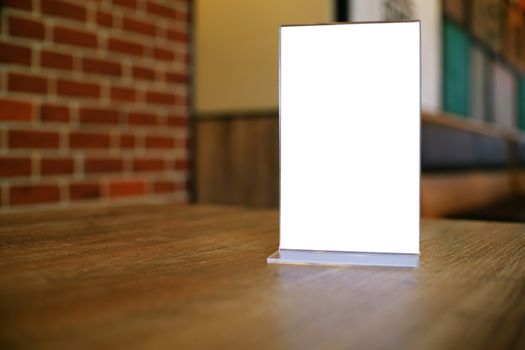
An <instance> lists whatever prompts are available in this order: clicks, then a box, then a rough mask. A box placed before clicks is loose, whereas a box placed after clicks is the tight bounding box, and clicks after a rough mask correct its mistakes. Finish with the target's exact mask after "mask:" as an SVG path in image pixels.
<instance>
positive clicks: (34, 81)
mask: <svg viewBox="0 0 525 350" xmlns="http://www.w3.org/2000/svg"><path fill="white" fill-rule="evenodd" d="M47 87H48V83H47V79H46V78H44V77H41V76H35V75H29V74H20V73H9V75H8V89H9V91H17V92H29V93H35V94H45V93H47V90H48V88H47Z"/></svg>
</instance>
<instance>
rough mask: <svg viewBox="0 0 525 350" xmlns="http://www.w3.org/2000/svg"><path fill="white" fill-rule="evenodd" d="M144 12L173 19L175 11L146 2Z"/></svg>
mask: <svg viewBox="0 0 525 350" xmlns="http://www.w3.org/2000/svg"><path fill="white" fill-rule="evenodd" d="M146 11H148V12H149V13H151V14H153V15H158V16H162V17H166V18H169V19H175V17H176V11H175V10H174V9H172V8H170V7H168V6H164V5H160V4H158V3H156V2H153V1H148V3H147V4H146Z"/></svg>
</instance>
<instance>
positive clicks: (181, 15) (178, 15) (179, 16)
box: [175, 11, 190, 22]
mask: <svg viewBox="0 0 525 350" xmlns="http://www.w3.org/2000/svg"><path fill="white" fill-rule="evenodd" d="M175 19H176V20H178V21H183V22H190V16H189V13H188V12H183V11H175Z"/></svg>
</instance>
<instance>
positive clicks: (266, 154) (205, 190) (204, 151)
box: [195, 113, 279, 208]
mask: <svg viewBox="0 0 525 350" xmlns="http://www.w3.org/2000/svg"><path fill="white" fill-rule="evenodd" d="M196 133H197V142H196V157H195V158H196V170H197V171H196V192H197V196H196V197H197V202H199V203H216V204H234V205H245V206H249V207H274V208H275V207H277V206H278V204H279V122H278V119H277V115H276V114H271V113H270V114H269V115H258V116H256V117H245V118H243V117H241V118H239V117H235V118H202V119H199V120H197V121H196Z"/></svg>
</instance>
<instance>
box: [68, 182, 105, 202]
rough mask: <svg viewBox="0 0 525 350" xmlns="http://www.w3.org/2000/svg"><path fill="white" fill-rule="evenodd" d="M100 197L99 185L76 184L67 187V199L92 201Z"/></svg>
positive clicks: (90, 183) (88, 183)
mask: <svg viewBox="0 0 525 350" xmlns="http://www.w3.org/2000/svg"><path fill="white" fill-rule="evenodd" d="M101 196H102V191H101V188H100V184H98V183H95V182H77V183H72V184H70V185H69V199H72V200H78V199H93V198H99V197H101Z"/></svg>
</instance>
